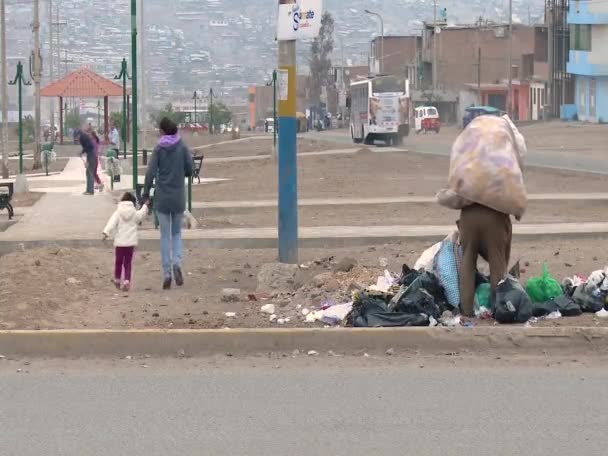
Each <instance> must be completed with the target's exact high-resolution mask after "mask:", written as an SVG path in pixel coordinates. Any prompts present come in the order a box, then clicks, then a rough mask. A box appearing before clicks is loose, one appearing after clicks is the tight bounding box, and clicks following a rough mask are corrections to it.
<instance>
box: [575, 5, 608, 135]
mask: <svg viewBox="0 0 608 456" xmlns="http://www.w3.org/2000/svg"><path fill="white" fill-rule="evenodd" d="M568 24H569V25H570V57H569V62H568V72H569V73H571V74H573V75H574V77H575V85H576V88H575V97H574V98H575V105H576V111H577V115H578V119H579V120H581V121H586V122H594V123H603V122H608V50H607V49H606V46H607V45H608V3H606V2H603V1H588V0H587V1H576V0H575V1H570V10H569V12H568Z"/></svg>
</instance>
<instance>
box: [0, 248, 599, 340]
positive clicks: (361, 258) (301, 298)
mask: <svg viewBox="0 0 608 456" xmlns="http://www.w3.org/2000/svg"><path fill="white" fill-rule="evenodd" d="M604 243H605V241H594V240H589V239H585V240H560V241H555V240H550V239H549V240H545V241H535V242H528V241H526V242H516V243H515V244H514V246H513V262H515V261H517V260H518V259H519V260H520V261H521V263H520V264H521V265H523V267H524V271H522V281H525V280H527V278H529V277H530V276H531V275H538V274H540V272H541V268H542V263H543V262H547V263H548V265H549V269H550V272H551V274H552V275H553V276H554V277H556V278H558V279H560V280H561V279H562V278H564V277H568V276H572V275H574V274H585V275H587V274H589V273H590V272H592V271H594V270H596V269H600V268H603V267H604V266H605V265H606V264H608V254H607V253H606V251H607V250H606V249H605V248H603V244H604ZM427 247H428V243H424V242H409V243H403V244H392V245H384V246H376V247H360V248H349V249H333V250H327V249H323V250H319V249H310V250H308V249H303V250H302V251H301V262H302V263H303V264H306V265H308V266H309V267H308V269H303V270H302V271H301V274H302V275H301V277H300V278H299V280H298V282H299V283H300V284H301V285H302V286H303V288H302V289H300V290H299V292H298V291H296V290H294V289H292V290H286V291H285V292H282V293H280V292H274V294H272V293H273V292H270V293H269V294H267V295H265V294H264V293H260V292H258V291H257V288H258V279H257V277H258V273H259V271H260V269H261V267H262V265H264V264H266V263H272V262H274V261H275V260H276V251H275V250H213V249H206V250H196V251H188V252H186V256H185V263H184V272H185V274H186V285H185V286H184V287H183V288H179V289H173V290H171V291H169V292H162V291H161V283H160V260H159V254H158V253H154V252H139V253H137V254H136V259H135V263H134V288H133V289H132V291H131V292H130V293H129V294H125V293H122V292H118V291H117V290H116V289H115V288H114V287H113V286H112V284H111V283H110V279H111V274H112V268H113V252H112V250H111V248H110V247H109V246H106V247H105V248H104V247H102V244H101V243H100V248H96V249H83V250H74V249H65V248H46V249H34V250H28V251H25V252H19V253H13V254H10V255H5V256H3V257H0V269H1V270H2V271H3V275H2V277H1V279H0V328H1V329H55V328H112V329H121V328H224V327H230V328H243V327H245V328H246V327H266V326H272V325H271V323H270V322H269V319H268V316H267V315H263V314H261V313H260V307H261V306H262V305H264V304H267V303H274V304H275V305H276V309H277V311H276V313H277V316H278V317H279V318H290V319H291V321H290V322H289V323H287V324H286V325H285V326H286V327H306V326H309V325H310V324H308V323H305V322H304V318H303V316H302V315H301V309H298V307H297V306H298V305H301V306H303V307H306V308H310V309H313V310H314V309H316V308H317V307H318V306H319V305H320V304H322V303H323V302H324V301H327V300H331V301H332V302H337V303H338V302H340V301H347V300H348V298H349V296H350V291H349V288H351V286H354V285H357V286H369V285H371V284H373V283H375V282H376V279H377V277H378V276H379V275H380V274H381V273H382V270H383V268H382V267H381V266H380V263H381V262H383V261H384V260H383V259H386V261H387V262H388V268H389V270H391V271H393V272H395V273H397V272H399V271H400V270H401V265H402V264H403V263H406V264H409V265H413V264H414V262H415V261H416V259H417V258H418V256H419V255H420V254H421V253H422V252H423V251H424V249H425V248H427ZM330 257H334V258H335V259H334V260H333V261H332V260H330V259H329V258H330ZM347 257H351V258H354V259H356V260H357V263H358V264H357V266H356V267H355V269H354V270H353V271H352V272H351V273H348V274H347V273H336V274H333V275H332V274H330V275H329V276H328V277H325V279H324V280H323V281H322V284H321V285H320V286H317V285H318V280H316V279H315V277H317V276H318V275H319V274H322V273H327V272H332V268H333V267H334V264H335V263H336V262H338V261H340V260H342V259H344V258H347ZM314 261H316V262H317V263H314ZM527 263H529V266H525V265H526V264H527ZM225 288H237V289H239V290H240V296H241V299H240V301H238V302H222V290H223V289H225ZM251 294H253V295H255V296H256V297H257V299H259V300H258V301H251V300H249V297H248V296H249V295H251ZM265 297H267V298H268V300H267V301H264V300H262V299H263V298H265ZM226 312H235V313H236V317H235V318H228V317H226V315H225V313H226ZM476 324H487V323H482V322H476ZM539 324H543V325H557V326H563V325H573V326H578V325H591V326H596V325H602V326H605V325H608V319H599V318H597V317H595V315H584V316H582V317H579V318H563V319H561V320H556V321H551V322H542V323H539ZM275 326H276V325H275Z"/></svg>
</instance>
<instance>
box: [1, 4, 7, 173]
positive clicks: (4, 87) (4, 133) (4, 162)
mask: <svg viewBox="0 0 608 456" xmlns="http://www.w3.org/2000/svg"><path fill="white" fill-rule="evenodd" d="M0 2H1V3H0V22H2V24H1V26H2V32H1V33H2V38H1V43H0V47H1V48H2V65H1V71H2V76H1V77H0V84H2V179H8V87H7V86H8V76H7V72H8V70H7V67H6V6H5V0H0Z"/></svg>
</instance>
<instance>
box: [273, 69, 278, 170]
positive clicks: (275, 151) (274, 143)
mask: <svg viewBox="0 0 608 456" xmlns="http://www.w3.org/2000/svg"><path fill="white" fill-rule="evenodd" d="M272 114H273V120H274V125H273V127H272V144H273V146H272V159H273V160H276V159H277V127H278V126H279V125H278V122H277V70H274V71H273V72H272Z"/></svg>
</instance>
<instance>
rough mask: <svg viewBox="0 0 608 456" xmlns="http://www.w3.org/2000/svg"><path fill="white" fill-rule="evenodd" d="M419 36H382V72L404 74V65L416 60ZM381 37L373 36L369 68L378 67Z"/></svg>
mask: <svg viewBox="0 0 608 456" xmlns="http://www.w3.org/2000/svg"><path fill="white" fill-rule="evenodd" d="M419 40H420V37H418V36H387V37H385V38H384V59H383V60H384V73H385V74H396V75H404V74H406V66H407V65H410V64H413V63H415V62H416V46H417V43H418V41H419ZM381 49H382V39H381V38H375V39H374V40H373V41H372V56H371V59H370V63H371V67H372V68H370V70H375V69H379V68H380V56H381V54H382V51H381Z"/></svg>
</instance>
